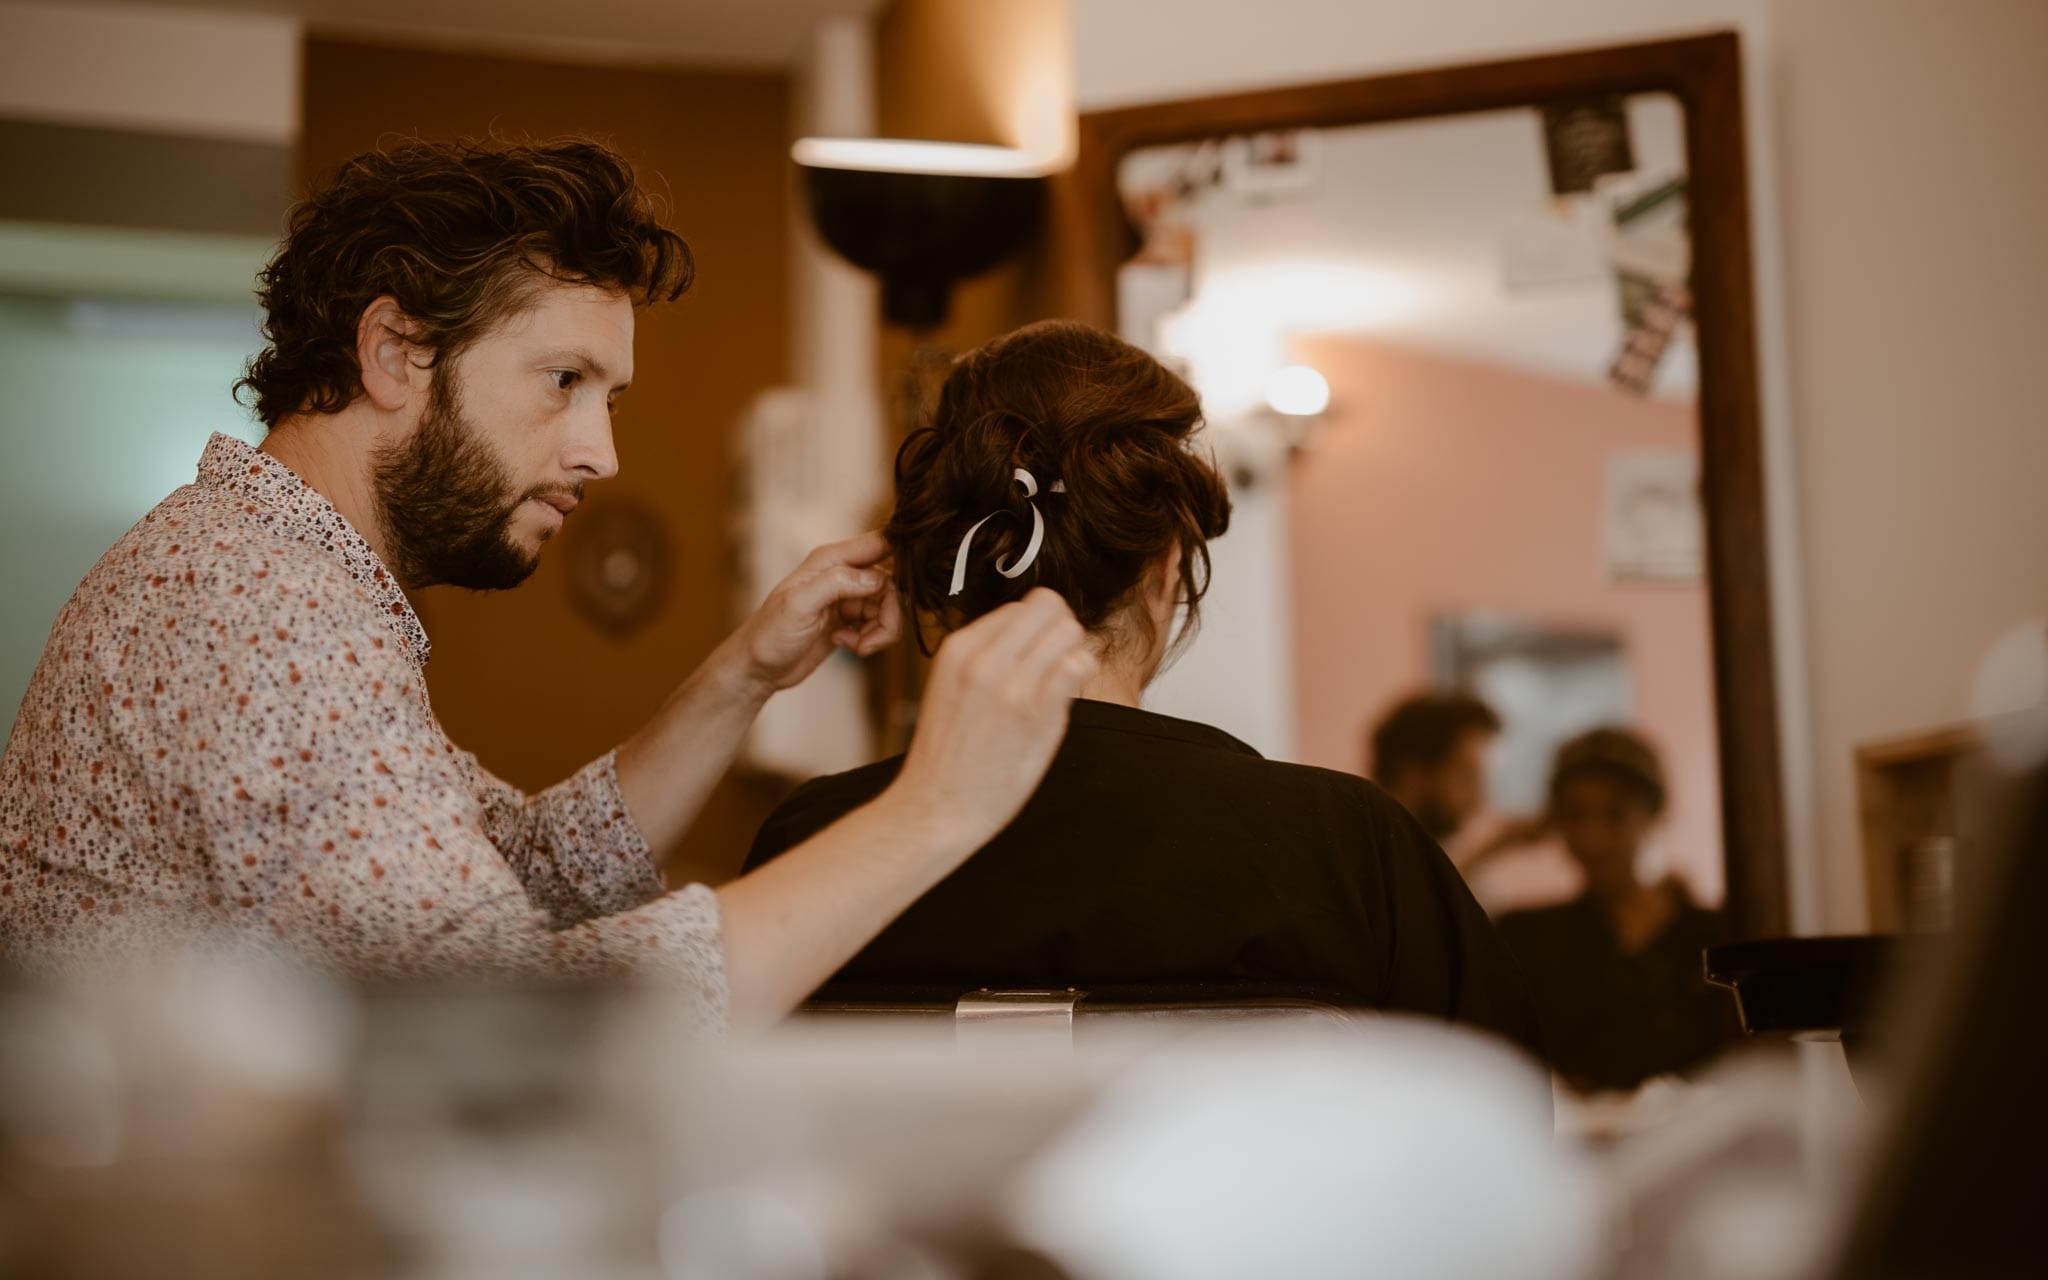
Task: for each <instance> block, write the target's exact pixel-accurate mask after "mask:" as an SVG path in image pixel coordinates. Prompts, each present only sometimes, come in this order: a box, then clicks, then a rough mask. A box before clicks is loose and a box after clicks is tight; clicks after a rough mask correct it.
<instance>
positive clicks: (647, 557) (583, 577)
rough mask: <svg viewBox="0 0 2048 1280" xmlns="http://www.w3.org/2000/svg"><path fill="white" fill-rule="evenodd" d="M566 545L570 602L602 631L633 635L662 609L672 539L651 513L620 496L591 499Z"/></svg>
mask: <svg viewBox="0 0 2048 1280" xmlns="http://www.w3.org/2000/svg"><path fill="white" fill-rule="evenodd" d="M562 541H563V547H562V551H563V555H564V558H565V559H566V561H567V563H568V570H569V574H568V590H569V601H570V603H571V604H573V605H574V606H575V608H576V612H577V613H579V614H581V615H583V617H585V618H587V619H589V620H590V622H591V623H593V624H594V625H595V626H596V627H597V628H598V629H599V630H601V631H604V632H607V633H609V634H611V635H615V636H625V635H629V634H631V633H632V632H634V631H636V630H638V629H639V628H640V627H642V626H644V625H645V624H646V623H647V621H648V620H649V619H650V618H652V617H653V616H654V615H655V614H656V613H657V612H658V611H659V610H660V608H661V605H662V602H663V600H664V598H665V597H666V595H667V590H668V534H667V530H666V529H665V528H663V526H662V521H661V517H660V516H659V515H657V514H656V513H655V512H654V510H653V508H651V507H648V506H646V505H644V504H642V503H640V502H637V501H635V500H634V499H632V498H628V497H622V496H618V495H611V496H607V497H603V498H598V499H594V500H591V501H589V502H588V503H587V504H586V506H585V507H584V509H583V510H582V511H580V512H578V513H577V515H576V519H575V521H574V522H573V523H571V524H570V525H569V526H568V527H567V528H566V529H565V530H564V532H563V534H562Z"/></svg>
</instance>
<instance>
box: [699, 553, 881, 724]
mask: <svg viewBox="0 0 2048 1280" xmlns="http://www.w3.org/2000/svg"><path fill="white" fill-rule="evenodd" d="M888 554H889V544H888V543H887V542H886V541H885V540H884V539H883V537H882V535H881V534H880V533H873V532H871V533H864V534H861V535H860V536H859V537H857V538H849V539H847V540H846V541H845V542H835V543H833V544H832V545H831V546H828V547H819V548H818V549H817V550H816V551H813V552H811V554H810V555H808V556H806V557H805V558H804V562H803V563H802V564H800V565H798V566H797V567H796V572H794V573H792V574H790V575H789V576H788V577H787V578H784V579H783V580H782V581H781V582H780V583H778V584H777V585H776V587H775V590H773V591H771V592H769V593H768V598H767V599H766V600H764V601H762V603H761V607H760V608H758V609H756V610H755V611H754V614H753V616H752V617H750V618H748V619H747V620H746V622H744V623H743V624H741V626H740V629H739V630H738V631H737V632H735V633H734V635H733V637H732V639H731V641H729V642H728V643H729V644H730V645H731V646H732V649H733V653H734V655H735V658H736V660H737V661H738V662H739V663H740V665H741V667H742V674H743V675H744V676H745V678H746V679H747V680H748V681H749V682H750V683H752V684H753V685H755V686H756V687H757V688H759V689H760V690H761V691H762V693H763V694H764V695H765V694H768V693H773V692H775V691H777V690H780V689H789V688H793V687H795V686H796V685H799V684H802V683H803V682H804V680H805V679H806V678H807V677H808V676H809V675H810V674H811V673H812V672H813V671H816V670H817V669H818V666H819V664H820V663H822V662H824V661H825V659H826V658H827V657H829V656H830V655H831V653H832V650H833V649H834V648H835V647H836V648H841V649H850V650H852V651H853V652H854V653H857V654H859V655H860V656H861V657H863V658H865V657H867V656H868V655H869V654H873V653H878V652H880V651H881V650H883V649H886V648H888V647H889V646H890V645H891V644H894V643H895V641H896V637H897V635H898V633H900V632H901V630H902V609H901V606H899V605H898V604H897V602H896V592H895V590H894V589H893V587H892V586H891V585H890V582H889V575H888V574H887V573H886V572H884V571H883V570H882V569H881V568H879V567H878V566H879V565H880V563H881V561H882V559H883V558H884V557H885V556H887V555H888Z"/></svg>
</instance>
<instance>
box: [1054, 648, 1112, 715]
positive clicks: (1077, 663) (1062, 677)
mask: <svg viewBox="0 0 2048 1280" xmlns="http://www.w3.org/2000/svg"><path fill="white" fill-rule="evenodd" d="M1101 666H1102V664H1101V663H1100V661H1098V660H1097V659H1096V657H1095V654H1094V653H1093V652H1091V651H1090V650H1088V649H1085V648H1084V649H1075V650H1073V651H1071V652H1069V653H1068V654H1066V655H1065V656H1064V657H1062V658H1061V659H1060V660H1059V661H1058V662H1055V663H1053V664H1052V666H1051V667H1050V668H1048V669H1047V671H1046V673H1045V684H1044V686H1043V687H1042V688H1041V690H1040V695H1041V696H1042V697H1044V698H1045V699H1046V700H1048V701H1051V702H1054V703H1059V702H1072V701H1073V700H1074V698H1075V697H1076V696H1077V695H1079V694H1080V692H1081V686H1082V685H1085V684H1087V683H1088V682H1089V681H1090V680H1093V679H1094V678H1095V673H1096V672H1097V671H1099V670H1101Z"/></svg>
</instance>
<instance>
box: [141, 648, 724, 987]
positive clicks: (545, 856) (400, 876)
mask: <svg viewBox="0 0 2048 1280" xmlns="http://www.w3.org/2000/svg"><path fill="white" fill-rule="evenodd" d="M336 612H339V611H338V610H337V611H336ZM280 630H282V628H280ZM264 639H265V637H262V636H257V637H256V639H255V640H252V641H251V642H250V644H249V645H248V646H246V647H243V648H241V649H240V651H239V652H234V650H235V649H236V646H232V645H231V646H227V647H226V649H224V651H223V656H225V657H227V661H226V662H224V663H223V664H222V667H223V669H222V671H221V673H220V676H221V678H220V681H219V683H218V685H217V687H214V688H213V689H212V690H211V692H210V693H209V695H208V696H207V697H206V698H205V699H204V700H203V701H201V702H200V704H199V705H196V706H191V707H189V708H182V709H181V712H180V716H179V719H178V720H177V729H176V736H177V745H178V750H179V753H180V757H181V763H180V766H179V768H178V769H177V776H178V778H179V782H178V790H179V792H180V793H181V799H182V802H183V803H184V804H186V805H189V806H191V809H192V810H193V811H196V815H197V818H198V821H199V825H200V828H201V831H202V833H203V846H202V847H203V849H204V857H205V859H206V861H207V866H206V867H205V868H204V871H205V873H206V874H207V875H208V876H209V877H210V879H211V881H212V889H211V892H210V894H209V895H208V898H207V905H208V906H209V907H210V908H211V909H212V911H213V913H214V915H215V917H216V919H217V920H218V921H219V922H221V923H224V924H226V925H227V926H228V927H229V928H230V929H231V930H234V931H238V932H248V933H252V934H255V935H256V936H258V937H261V938H264V939H265V940H266V941H271V942H275V943H281V944H282V945H283V946H284V948H285V949H287V950H288V951H291V952H293V953H295V954H299V955H302V956H303V957H305V958H307V959H309V960H311V961H312V962H314V963H318V964H321V965H323V966H326V967H330V968H333V969H336V970H338V971H340V972H344V973H348V974H351V975H355V976H363V977H403V978H411V977H423V976H424V977H438V976H448V975H456V974H464V975H490V976H501V977H541V978H549V977H590V976H598V975H607V974H620V973H626V972H638V973H644V974H647V975H649V976H654V977H658V978H660V979H665V980H667V981H668V982H670V983H671V984H673V985H675V986H677V987H679V988H681V989H682V990H683V991H684V992H685V993H686V994H688V995H689V996H690V997H691V998H692V1001H693V1004H694V1005H695V1007H696V1009H697V1010H698V1011H699V1014H700V1019H699V1020H700V1021H702V1022H703V1023H705V1024H708V1025H713V1026H722V1025H723V1024H724V1021H725V1018H726V1011H727V1005H728V999H729V997H728V991H727V985H726V976H725V965H724V954H723V949H722V947H721V945H720V941H719V914H718V900H717V897H716V895H715V894H714V893H713V892H712V891H711V890H710V889H708V888H706V887H704V886H702V885H693V886H690V887H688V888H685V889H682V890H679V891H677V892H675V893H672V894H668V895H666V896H659V897H653V900H651V901H638V905H632V904H633V903H634V902H635V901H637V900H639V899H644V898H647V897H649V896H651V895H653V894H654V893H655V892H656V889H657V886H656V885H655V884H654V883H653V880H652V867H651V864H649V862H648V860H647V854H646V844H645V841H644V840H643V839H641V837H640V835H639V832H638V831H637V829H635V828H633V826H632V824H631V820H630V819H628V818H623V817H621V816H619V815H620V814H622V813H623V809H624V806H623V804H621V803H619V802H618V799H617V782H616V776H615V775H614V774H613V773H612V772H611V765H610V761H609V758H607V759H605V760H600V761H598V762H597V763H596V764H594V765H592V766H591V767H590V768H588V769H586V770H584V771H583V772H582V773H579V774H578V775H577V777H575V778H572V779H571V780H570V781H569V782H567V783H564V784H562V786H561V787H558V788H552V789H550V790H549V791H547V792H544V793H542V794H541V795H539V796H535V797H532V798H531V799H527V798H525V797H521V796H519V793H518V792H516V791H515V790H513V789H512V788H510V787H508V786H506V785H505V784H503V783H496V782H495V780H492V781H493V782H494V783H495V785H487V786H485V787H484V788H482V793H481V794H480V793H479V789H478V787H477V785H476V780H477V778H478V777H479V776H481V775H479V774H478V773H477V772H476V771H475V770H474V767H473V765H472V764H471V762H470V760H469V758H468V757H467V756H466V755H464V754H463V753H460V752H458V750H457V749H456V748H455V746H454V745H453V744H452V743H450V742H448V741H447V739H446V737H445V735H443V734H442V733H441V732H440V729H439V726H438V725H437V723H436V722H435V720H434V718H433V715H432V713H431V711H430V710H429V709H428V706H427V702H426V694H425V687H424V685H423V683H422V682H421V681H420V679H419V677H418V674H417V672H416V670H415V669H414V668H413V666H412V665H411V663H410V661H409V660H408V659H406V658H404V657H403V656H401V655H400V654H399V652H398V650H397V646H396V645H395V644H393V643H391V642H390V641H389V640H388V639H387V638H386V637H385V636H384V635H383V634H382V627H381V624H380V623H378V622H377V621H376V620H374V619H371V620H369V621H368V622H367V624H366V625H363V626H356V627H349V626H339V627H335V628H334V629H332V630H325V629H322V628H318V627H314V626H308V625H304V624H301V626H300V628H299V629H298V631H297V633H296V634H294V635H293V636H292V647H291V649H290V650H289V652H290V659H289V660H288V661H285V662H278V661H274V660H268V659H266V658H265V656H264V653H263V649H264V647H265V646H263V645H262V644H261V643H260V642H261V641H262V640H264ZM187 712H189V714H186V713H187ZM607 822H609V823H610V824H611V825H610V826H609V827H607V826H606V823H607ZM494 834H496V835H498V836H500V837H502V838H504V839H505V841H506V843H505V845H504V846H502V847H501V846H500V845H499V844H498V843H496V842H495V840H494V839H493V835H494ZM586 836H589V837H591V838H590V839H589V840H588V842H587V843H585V839H584V838H585V837H586ZM608 864H609V865H608ZM613 908H617V909H616V910H614V911H612V912H611V913H610V914H604V912H606V911H608V910H611V909H613Z"/></svg>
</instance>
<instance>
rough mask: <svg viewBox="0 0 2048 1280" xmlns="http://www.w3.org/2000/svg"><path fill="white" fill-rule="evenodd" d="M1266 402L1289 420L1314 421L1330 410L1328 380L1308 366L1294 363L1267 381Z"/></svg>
mask: <svg viewBox="0 0 2048 1280" xmlns="http://www.w3.org/2000/svg"><path fill="white" fill-rule="evenodd" d="M1266 403H1267V404H1269V405H1271V406H1273V412H1275V413H1284V414H1286V415H1287V416H1288V417H1290V418H1313V417H1314V416H1316V415H1317V414H1319V413H1321V412H1322V411H1323V410H1325V409H1327V408H1329V407H1330V382H1329V379H1327V378H1325V377H1323V375H1322V374H1320V373H1317V372H1316V371H1315V370H1314V369H1311V368H1309V367H1308V366H1307V365H1305V364H1291V365H1288V366H1287V367H1286V368H1284V369H1281V370H1278V371H1277V372H1275V373H1274V374H1273V376H1272V377H1271V378H1268V379H1267V380H1266Z"/></svg>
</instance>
